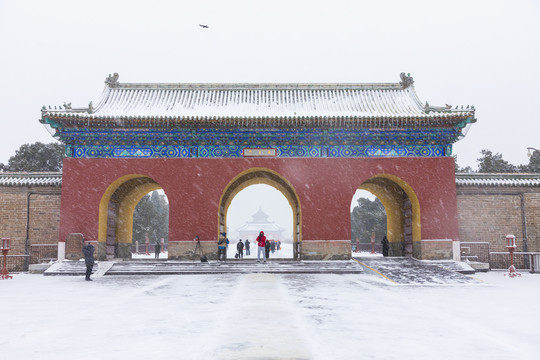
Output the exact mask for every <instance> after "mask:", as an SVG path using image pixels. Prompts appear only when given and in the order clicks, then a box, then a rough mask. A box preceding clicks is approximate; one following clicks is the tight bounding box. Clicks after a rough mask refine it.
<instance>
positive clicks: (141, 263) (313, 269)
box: [44, 260, 364, 276]
mask: <svg viewBox="0 0 540 360" xmlns="http://www.w3.org/2000/svg"><path fill="white" fill-rule="evenodd" d="M101 263H105V264H106V266H102V264H101ZM96 265H97V266H94V276H101V275H103V276H107V275H194V274H246V273H267V274H360V273H363V271H364V270H363V267H362V266H360V265H359V264H358V263H357V262H355V261H293V260H289V261H287V260H283V261H280V260H276V261H267V262H266V263H262V262H261V263H257V262H256V261H255V260H227V261H225V262H217V261H209V262H207V263H202V262H199V261H173V260H164V261H148V260H138V261H119V262H114V263H112V265H111V262H109V261H107V262H97V263H96ZM105 267H107V269H105ZM85 272H86V266H85V264H84V262H83V261H62V262H58V263H55V264H53V266H51V267H50V268H49V269H47V270H46V271H45V272H44V275H46V276H51V275H84V274H85Z"/></svg>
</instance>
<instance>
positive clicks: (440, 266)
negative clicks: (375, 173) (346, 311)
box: [355, 257, 474, 285]
mask: <svg viewBox="0 0 540 360" xmlns="http://www.w3.org/2000/svg"><path fill="white" fill-rule="evenodd" d="M355 259H356V260H357V261H358V262H359V263H360V264H361V265H363V266H364V267H365V270H366V272H369V273H376V274H378V275H382V276H384V277H385V278H387V279H389V280H391V281H392V282H394V283H397V284H410V285H419V284H463V283H468V282H472V281H474V280H473V279H472V278H471V277H469V276H466V275H465V274H472V273H474V269H472V268H471V267H470V266H467V265H466V264H464V263H460V262H457V261H427V260H416V259H412V258H397V257H386V258H383V257H358V258H355ZM464 273H465V274H464Z"/></svg>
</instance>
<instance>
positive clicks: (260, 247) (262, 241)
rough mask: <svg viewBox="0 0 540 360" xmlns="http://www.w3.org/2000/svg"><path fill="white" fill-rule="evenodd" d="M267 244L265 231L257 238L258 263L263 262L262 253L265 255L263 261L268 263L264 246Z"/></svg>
mask: <svg viewBox="0 0 540 360" xmlns="http://www.w3.org/2000/svg"><path fill="white" fill-rule="evenodd" d="M265 244H266V236H264V231H261V232H260V233H259V236H257V245H258V246H257V262H261V252H262V254H263V261H264V262H266V251H265V248H264V245H265Z"/></svg>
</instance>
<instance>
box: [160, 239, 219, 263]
mask: <svg viewBox="0 0 540 360" xmlns="http://www.w3.org/2000/svg"><path fill="white" fill-rule="evenodd" d="M196 246H197V243H196V242H195V241H169V259H171V260H200V258H201V251H199V250H197V252H195V247H196ZM217 249H218V248H217V241H201V250H202V254H204V255H205V256H206V257H207V258H208V259H209V260H217Z"/></svg>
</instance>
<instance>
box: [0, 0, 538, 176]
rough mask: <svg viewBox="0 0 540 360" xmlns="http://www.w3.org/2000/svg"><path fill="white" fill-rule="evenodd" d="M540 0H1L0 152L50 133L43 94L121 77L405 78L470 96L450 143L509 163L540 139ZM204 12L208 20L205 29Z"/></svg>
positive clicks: (444, 95)
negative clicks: (462, 130)
mask: <svg viewBox="0 0 540 360" xmlns="http://www.w3.org/2000/svg"><path fill="white" fill-rule="evenodd" d="M539 18H540V2H539V1H537V0H528V1H526V0H512V1H493V0H490V1H483V0H479V1H474V0H467V1H456V0H453V1H433V0H432V1H404V0H387V1H384V0H382V1H359V0H356V1H342V0H331V1H318V0H310V1H293V0H287V1H281V0H272V1H247V0H246V1H225V0H215V1H211V0H198V1H190V2H187V1H159V0H152V1H137V0H129V1H113V0H107V1H100V0H93V1H85V2H81V1H25V0H16V1H15V0H13V1H8V0H0V49H1V52H2V53H1V56H0V73H1V77H0V81H1V87H0V92H1V96H0V121H1V124H2V130H3V131H1V132H0V162H4V163H5V162H7V160H8V159H9V157H10V156H12V155H13V154H14V153H15V150H16V149H18V147H19V146H20V145H22V144H24V143H33V142H36V141H41V142H46V143H48V142H51V141H53V139H52V137H51V136H50V135H49V133H48V132H47V131H46V130H45V128H44V127H43V126H42V125H41V124H40V123H39V121H38V120H39V118H40V109H41V107H42V106H43V105H53V106H54V105H57V106H58V105H62V104H63V103H64V102H71V103H72V104H73V106H86V105H88V103H89V102H90V101H93V102H94V103H96V101H97V100H98V99H99V97H100V95H101V92H102V90H103V88H104V83H103V81H104V80H105V78H106V76H107V75H108V74H111V73H114V72H118V73H119V74H120V79H119V81H120V82H171V83H180V82H231V83H235V82H280V83H281V82H286V83H297V82H308V83H309V82H331V83H336V82H345V83H365V82H399V80H400V79H399V74H400V73H401V72H407V73H410V74H411V75H412V76H413V78H414V81H415V89H416V91H417V93H418V95H419V97H420V99H421V100H422V101H424V102H425V101H428V102H429V103H430V104H431V105H445V104H451V105H474V106H476V108H477V118H478V122H477V123H476V124H474V125H473V126H472V127H471V129H470V131H469V133H468V135H467V137H466V138H465V139H464V140H461V141H459V142H458V143H457V144H455V145H454V153H455V154H457V155H458V163H459V164H460V166H467V165H468V166H471V167H473V169H476V167H477V163H476V159H477V158H478V157H480V150H481V149H490V150H492V151H493V152H499V153H502V154H503V158H504V159H506V160H508V161H510V162H511V163H513V164H516V165H517V164H525V163H527V162H528V158H527V155H526V152H527V151H526V148H527V147H528V146H531V147H536V148H540V118H539V114H540V70H539V67H540V61H539V60H540V21H539V20H538V19H539ZM199 24H207V25H208V26H209V28H208V29H203V28H201V27H200V26H199Z"/></svg>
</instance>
